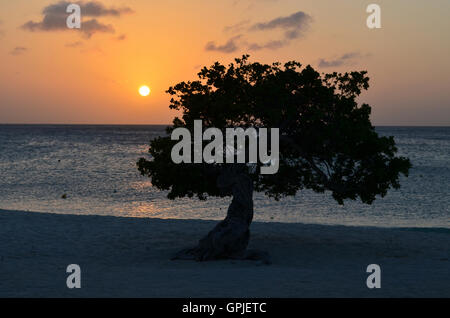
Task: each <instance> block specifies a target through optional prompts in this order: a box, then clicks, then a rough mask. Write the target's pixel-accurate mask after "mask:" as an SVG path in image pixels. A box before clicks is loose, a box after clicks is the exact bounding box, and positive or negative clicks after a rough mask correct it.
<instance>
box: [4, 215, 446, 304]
mask: <svg viewBox="0 0 450 318" xmlns="http://www.w3.org/2000/svg"><path fill="white" fill-rule="evenodd" d="M216 222H217V221H207V220H181V219H156V218H128V217H115V216H98V215H67V214H64V215H63V214H53V213H36V212H22V211H8V210H0V242H1V243H0V297H450V230H449V229H445V228H381V227H359V226H341V225H314V224H301V223H276V222H266V223H264V222H254V223H253V224H252V225H251V234H252V237H251V240H250V248H254V249H260V250H264V251H267V252H268V253H269V254H270V256H271V260H272V264H270V265H265V264H262V263H260V262H257V261H232V260H224V261H213V262H201V263H199V262H195V261H171V260H170V257H171V256H172V255H173V254H174V253H175V252H177V251H178V250H180V249H182V248H184V247H189V246H194V245H195V244H196V243H197V241H198V240H199V239H200V238H201V237H202V236H203V235H205V234H206V233H207V232H208V231H209V230H210V229H211V228H212V227H213V226H214V224H216ZM69 264H78V265H79V266H80V268H81V288H80V289H69V288H67V286H66V279H67V276H68V275H69V274H67V273H66V268H67V266H68V265H69ZM369 264H378V265H379V266H380V267H381V288H380V289H369V288H368V287H367V286H366V279H367V277H368V276H369V275H370V273H366V268H367V266H368V265H369Z"/></svg>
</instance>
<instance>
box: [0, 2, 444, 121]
mask: <svg viewBox="0 0 450 318" xmlns="http://www.w3.org/2000/svg"><path fill="white" fill-rule="evenodd" d="M69 3H72V1H68V2H59V1H58V0H56V1H55V0H32V1H30V0H14V1H10V0H0V43H1V44H0V123H59V124H167V123H170V122H171V120H172V118H173V117H174V116H175V115H176V113H175V112H174V111H171V110H169V108H168V105H169V103H168V101H169V96H168V94H166V93H165V91H166V90H167V88H168V87H169V86H171V85H174V84H176V83H178V82H180V81H183V80H192V79H195V78H196V73H197V72H198V71H199V69H200V68H201V66H204V65H210V64H212V63H213V62H214V61H221V62H223V63H228V62H230V61H232V59H233V58H235V57H239V56H241V55H242V54H244V53H248V54H250V55H251V60H257V61H260V62H265V63H272V62H274V61H280V62H286V61H289V60H297V61H299V62H301V63H302V64H304V65H307V64H311V65H312V66H313V67H314V68H316V69H317V70H319V71H321V72H332V71H340V72H344V71H351V70H367V71H368V72H369V76H370V78H371V87H370V89H369V90H368V91H367V92H365V93H364V94H363V95H362V96H361V98H360V101H361V102H367V103H369V104H370V105H371V106H372V108H373V113H372V120H373V123H374V124H375V125H449V124H450V58H449V57H450V19H449V17H450V1H448V0H433V1H419V0H395V1H392V0H390V1H387V0H386V1H381V0H378V1H375V0H372V1H356V0H355V1H350V0H343V1H336V0H326V1H325V0H322V1H317V0H223V1H211V0H190V1H187V0H164V1H157V0H128V1H125V0H102V1H84V2H81V8H82V21H83V22H82V27H81V29H80V30H71V29H68V28H67V27H64V25H65V17H67V15H68V14H66V13H64V11H65V7H66V6H67V4H69ZM73 3H77V2H76V1H73ZM370 3H377V4H379V5H380V6H381V21H382V22H381V23H382V28H381V29H369V28H368V27H367V26H366V19H367V16H368V15H369V14H368V13H366V7H367V6H368V5H369V4H370ZM61 8H63V9H62V10H63V11H62V12H61ZM142 85H147V86H149V87H150V89H151V93H150V95H149V96H147V97H142V96H140V95H139V92H138V90H139V87H140V86H142Z"/></svg>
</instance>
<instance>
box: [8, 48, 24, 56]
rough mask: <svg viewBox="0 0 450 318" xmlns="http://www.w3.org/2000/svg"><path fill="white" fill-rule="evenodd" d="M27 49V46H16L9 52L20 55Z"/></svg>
mask: <svg viewBox="0 0 450 318" xmlns="http://www.w3.org/2000/svg"><path fill="white" fill-rule="evenodd" d="M27 51H28V48H26V47H23V46H16V47H15V48H14V49H12V51H11V52H9V54H11V55H14V56H18V55H22V54H24V53H26V52H27Z"/></svg>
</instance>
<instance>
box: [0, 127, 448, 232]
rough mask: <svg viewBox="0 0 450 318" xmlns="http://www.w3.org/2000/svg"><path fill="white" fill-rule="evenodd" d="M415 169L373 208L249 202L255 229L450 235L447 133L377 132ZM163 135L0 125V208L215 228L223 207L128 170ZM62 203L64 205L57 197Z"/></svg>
mask: <svg viewBox="0 0 450 318" xmlns="http://www.w3.org/2000/svg"><path fill="white" fill-rule="evenodd" d="M378 131H379V132H380V134H382V135H392V136H395V139H396V142H397V144H398V148H399V151H400V154H402V155H406V156H408V157H409V158H410V159H411V161H412V163H413V165H414V167H413V169H412V170H411V174H410V177H409V178H403V179H402V185H403V187H402V189H400V190H397V191H391V192H390V193H389V194H388V195H387V196H386V197H385V198H383V199H379V200H377V201H376V202H375V203H374V204H373V205H371V206H369V205H364V204H362V203H359V202H350V201H349V202H347V203H346V204H345V205H344V206H343V207H342V206H339V205H338V204H337V203H335V201H333V200H332V199H331V197H330V195H329V194H315V193H312V192H309V191H305V192H301V193H299V194H298V195H297V196H296V197H293V198H288V199H284V200H282V201H280V202H275V201H271V200H269V199H266V198H265V197H264V196H263V195H261V194H256V195H255V220H257V221H266V222H304V223H320V224H345V225H374V226H388V227H390V226H420V227H446V228H450V208H449V206H450V127H440V128H439V127H434V128H431V127H422V128H418V127H379V128H378ZM163 133H164V127H162V126H59V125H0V209H9V210H24V211H26V210H29V211H38V212H54V213H67V214H99V215H115V216H132V217H158V218H194V219H222V218H223V217H224V215H225V212H226V208H227V206H228V203H229V199H209V200H208V201H206V202H200V201H198V200H195V199H179V200H175V201H171V200H168V199H167V198H166V193H165V192H161V191H159V190H157V189H155V188H153V187H152V186H151V183H150V181H149V179H148V178H145V177H142V176H141V175H140V174H139V173H138V171H137V169H136V161H137V159H138V158H139V157H141V156H147V149H148V141H149V140H150V139H152V138H154V137H155V136H158V135H161V134H163ZM63 194H67V199H65V200H64V199H62V198H61V196H62V195H63Z"/></svg>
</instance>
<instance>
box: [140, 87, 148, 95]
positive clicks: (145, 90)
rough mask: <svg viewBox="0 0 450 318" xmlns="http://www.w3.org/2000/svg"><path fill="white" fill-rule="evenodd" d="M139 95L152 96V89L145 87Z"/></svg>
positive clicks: (141, 88)
mask: <svg viewBox="0 0 450 318" xmlns="http://www.w3.org/2000/svg"><path fill="white" fill-rule="evenodd" d="M139 94H141V96H148V95H149V94H150V88H149V87H148V86H145V85H144V86H141V87H139Z"/></svg>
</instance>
